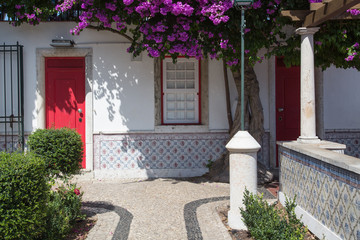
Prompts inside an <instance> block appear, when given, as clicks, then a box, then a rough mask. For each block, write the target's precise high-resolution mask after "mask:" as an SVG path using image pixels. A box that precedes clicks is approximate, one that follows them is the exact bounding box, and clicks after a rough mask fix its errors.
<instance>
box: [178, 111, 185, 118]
mask: <svg viewBox="0 0 360 240" xmlns="http://www.w3.org/2000/svg"><path fill="white" fill-rule="evenodd" d="M177 116H178V119H185V112H184V111H180V112H177Z"/></svg>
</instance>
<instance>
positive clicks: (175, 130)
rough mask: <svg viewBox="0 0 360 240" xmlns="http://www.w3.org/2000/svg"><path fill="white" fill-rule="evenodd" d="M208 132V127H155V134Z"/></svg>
mask: <svg viewBox="0 0 360 240" xmlns="http://www.w3.org/2000/svg"><path fill="white" fill-rule="evenodd" d="M203 132H209V126H208V125H162V126H155V133H203Z"/></svg>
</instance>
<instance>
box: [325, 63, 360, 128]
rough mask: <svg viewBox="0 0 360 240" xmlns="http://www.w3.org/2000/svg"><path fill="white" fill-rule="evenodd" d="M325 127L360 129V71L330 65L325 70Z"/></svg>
mask: <svg viewBox="0 0 360 240" xmlns="http://www.w3.org/2000/svg"><path fill="white" fill-rule="evenodd" d="M324 127H325V129H360V72H359V71H357V70H356V69H346V70H345V69H337V68H335V67H330V68H329V69H327V70H325V72H324Z"/></svg>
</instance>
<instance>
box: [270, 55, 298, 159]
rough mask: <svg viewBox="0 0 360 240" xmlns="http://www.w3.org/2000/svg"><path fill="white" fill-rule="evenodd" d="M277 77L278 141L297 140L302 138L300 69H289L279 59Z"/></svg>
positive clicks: (277, 61) (277, 59) (296, 67)
mask: <svg viewBox="0 0 360 240" xmlns="http://www.w3.org/2000/svg"><path fill="white" fill-rule="evenodd" d="M275 77H276V141H290V140H296V139H297V138H298V137H299V136H300V67H299V66H295V67H290V68H287V67H286V66H285V64H284V63H283V61H282V59H281V58H279V57H278V58H276V73H275ZM276 165H277V166H278V159H276Z"/></svg>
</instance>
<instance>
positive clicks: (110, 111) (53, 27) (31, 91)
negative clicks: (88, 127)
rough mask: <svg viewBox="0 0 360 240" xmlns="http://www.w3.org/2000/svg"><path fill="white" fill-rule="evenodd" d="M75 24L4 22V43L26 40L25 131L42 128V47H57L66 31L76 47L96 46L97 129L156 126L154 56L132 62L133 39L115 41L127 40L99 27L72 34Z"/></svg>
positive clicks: (1, 33)
mask: <svg viewBox="0 0 360 240" xmlns="http://www.w3.org/2000/svg"><path fill="white" fill-rule="evenodd" d="M72 26H74V24H73V23H68V22H67V23H42V24H40V25H38V26H35V27H34V26H29V25H22V26H20V27H16V28H15V27H12V26H11V25H9V24H8V23H6V22H2V23H0V36H1V40H0V41H1V42H2V43H3V42H5V43H6V44H15V43H16V42H17V41H18V42H19V43H20V44H22V45H24V76H25V79H24V82H25V131H32V130H33V129H35V128H37V121H36V118H37V117H38V116H37V112H36V111H35V100H36V99H35V92H36V90H37V89H36V88H37V86H36V48H51V47H50V46H49V44H50V42H51V40H52V39H55V38H58V37H61V36H62V37H64V38H65V39H73V40H74V41H75V42H76V43H78V45H76V47H80V48H82V47H86V48H93V78H94V79H93V92H94V101H93V106H94V109H95V110H96V111H94V117H93V121H94V122H93V124H94V132H98V131H112V132H118V131H128V130H152V129H153V128H154V117H153V116H154V101H153V97H154V78H153V60H152V59H150V58H148V57H147V56H143V60H142V61H139V62H132V61H131V57H130V54H128V53H127V52H126V48H127V47H129V46H130V44H129V43H118V44H114V42H124V41H125V40H124V39H123V38H122V37H121V36H118V35H115V34H112V33H108V32H98V31H94V30H85V31H84V32H82V33H81V34H80V35H79V36H72V35H71V34H70V33H69V29H70V28H71V27H72ZM104 42H107V43H104ZM109 42H111V43H109ZM107 80H110V81H107ZM121 116H122V117H121ZM125 116H126V117H125Z"/></svg>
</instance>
